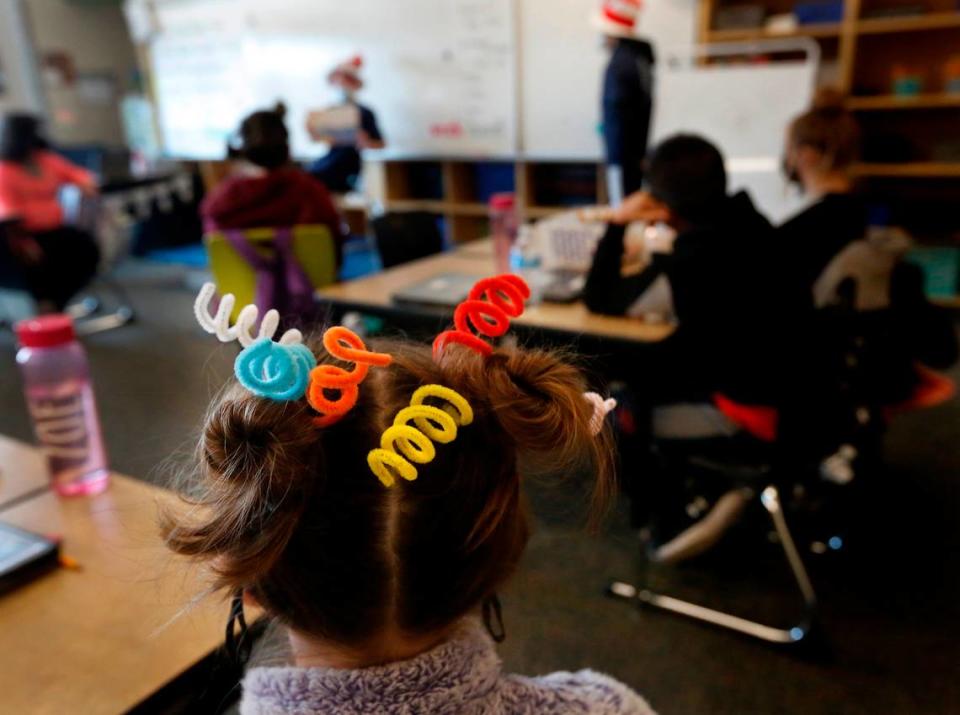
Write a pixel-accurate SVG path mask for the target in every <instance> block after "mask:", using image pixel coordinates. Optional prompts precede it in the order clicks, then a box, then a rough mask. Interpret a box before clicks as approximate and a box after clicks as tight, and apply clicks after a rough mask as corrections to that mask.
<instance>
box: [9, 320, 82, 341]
mask: <svg viewBox="0 0 960 715" xmlns="http://www.w3.org/2000/svg"><path fill="white" fill-rule="evenodd" d="M14 330H16V333H17V340H18V341H19V342H20V345H22V346H23V347H25V348H52V347H56V346H57V345H66V344H67V343H70V342H73V341H74V340H76V339H77V335H76V333H75V332H74V330H73V320H72V319H71V318H70V316H68V315H41V316H40V317H38V318H31V319H30V320H21V321H20V322H19V323H17V325H16V327H15V328H14Z"/></svg>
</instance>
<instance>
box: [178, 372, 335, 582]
mask: <svg viewBox="0 0 960 715" xmlns="http://www.w3.org/2000/svg"><path fill="white" fill-rule="evenodd" d="M304 412H305V410H304V408H303V406H301V405H292V404H289V403H286V404H285V403H275V402H270V401H268V400H259V399H255V398H253V397H252V396H250V395H249V394H247V393H245V391H244V392H242V393H241V392H239V391H237V394H232V393H231V394H229V395H227V397H226V398H225V399H223V400H222V401H221V402H220V403H219V404H217V405H216V406H215V407H214V408H213V409H212V410H211V412H210V414H209V415H208V417H207V421H206V425H205V427H204V431H203V436H202V438H201V440H200V444H199V446H198V451H199V456H200V463H201V470H202V471H203V472H204V476H205V480H204V482H205V484H206V485H207V490H206V493H205V494H204V495H203V496H202V497H201V499H200V500H199V501H198V502H196V504H197V505H198V506H200V507H201V508H200V509H197V510H196V513H198V514H201V515H202V516H200V517H199V518H197V519H196V520H191V521H184V520H183V519H182V518H179V519H177V520H176V521H174V520H173V519H169V518H168V519H165V520H164V523H163V532H164V536H165V538H166V541H167V544H168V545H169V547H170V548H171V549H172V550H173V551H175V552H177V553H180V554H183V555H186V556H192V557H196V558H198V559H202V560H211V561H212V562H213V564H214V567H215V570H216V572H217V583H216V587H218V588H219V587H225V588H227V587H229V588H237V587H243V586H245V585H247V584H250V583H252V582H253V581H255V580H256V579H257V578H259V577H260V576H261V575H263V574H264V573H266V572H267V571H269V570H270V568H271V567H272V566H273V564H274V563H275V562H276V560H277V559H278V558H279V557H280V555H281V554H282V553H283V551H284V549H285V548H286V546H287V543H288V542H289V540H290V538H291V536H292V534H293V532H294V530H295V528H296V526H297V523H298V521H299V519H300V516H301V513H302V510H303V506H304V504H305V502H306V501H307V498H308V497H309V493H310V492H311V491H312V490H313V489H314V488H316V485H315V484H314V480H315V479H316V476H317V474H318V470H317V469H316V468H312V467H316V465H317V462H318V445H317V436H316V430H314V429H313V428H312V426H311V424H310V420H309V416H308V415H306V414H304Z"/></svg>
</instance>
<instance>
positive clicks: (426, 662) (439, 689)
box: [164, 328, 652, 715]
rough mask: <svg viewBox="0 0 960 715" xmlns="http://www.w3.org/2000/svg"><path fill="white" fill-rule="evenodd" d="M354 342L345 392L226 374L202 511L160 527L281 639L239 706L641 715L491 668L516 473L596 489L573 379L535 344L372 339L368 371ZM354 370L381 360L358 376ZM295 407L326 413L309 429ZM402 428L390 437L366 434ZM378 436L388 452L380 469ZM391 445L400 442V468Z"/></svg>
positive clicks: (599, 484) (574, 686) (575, 375)
mask: <svg viewBox="0 0 960 715" xmlns="http://www.w3.org/2000/svg"><path fill="white" fill-rule="evenodd" d="M333 330H337V329H336V328H334V329H333ZM327 337H329V336H326V337H325V339H324V343H327V342H328V341H327ZM354 337H355V336H354ZM341 339H345V338H343V336H342V335H341ZM358 343H359V341H357V343H354V346H355V347H359V348H360V351H359V358H358V351H356V350H355V351H353V356H352V357H351V359H360V360H362V362H360V363H359V364H358V365H357V366H356V367H357V369H356V370H354V372H359V368H360V367H361V366H362V367H363V369H364V374H366V375H367V376H366V381H365V382H363V383H362V384H360V385H359V399H358V398H357V392H356V391H355V392H353V396H352V397H351V396H350V394H349V393H348V392H347V390H346V389H345V388H344V386H346V383H345V382H343V381H342V380H341V381H340V382H339V383H337V384H339V385H340V386H341V387H340V389H341V390H343V392H342V394H341V396H340V397H335V395H336V393H335V392H330V391H328V390H326V389H325V388H321V387H320V386H318V385H317V384H313V385H311V386H310V387H309V388H308V389H307V392H306V399H304V392H303V387H301V389H300V390H299V397H298V396H296V394H294V393H291V394H290V395H285V396H284V397H283V398H279V397H275V398H274V399H267V397H268V395H267V393H266V392H253V393H251V392H248V391H247V389H246V388H244V387H241V386H240V385H234V386H232V387H231V388H230V389H229V390H228V391H227V392H226V393H225V394H224V396H223V397H222V398H221V399H218V400H217V401H216V402H215V403H214V404H213V405H212V406H211V408H210V411H209V414H208V417H207V421H206V426H205V428H204V430H203V433H202V435H201V437H200V443H199V446H198V454H199V455H200V459H201V470H202V471H201V473H202V476H203V479H204V485H203V486H204V488H205V490H206V492H205V495H204V496H202V497H201V498H200V499H199V503H201V504H203V508H201V509H192V508H191V509H189V510H188V511H187V512H185V513H184V514H183V515H182V516H176V515H172V514H171V515H170V516H168V518H167V519H166V524H165V527H164V531H165V537H166V541H167V543H168V545H169V546H170V548H172V549H173V550H174V551H176V552H178V553H180V554H185V555H188V556H191V557H194V558H196V559H198V560H200V561H202V562H205V563H207V564H208V565H209V566H210V567H211V568H212V571H213V574H214V577H215V583H214V586H215V587H216V588H218V589H220V590H223V591H225V592H228V593H231V594H233V595H234V608H235V609H239V608H240V607H241V606H239V602H240V598H241V594H242V597H243V598H244V599H246V600H247V601H249V602H254V603H256V604H258V605H259V606H260V607H262V608H263V609H264V610H265V611H266V613H267V614H268V615H270V616H271V617H273V618H275V619H276V620H277V621H278V623H279V624H280V625H281V626H282V632H283V634H284V635H285V636H286V638H287V641H288V645H289V648H288V650H289V653H288V654H287V655H286V656H285V657H284V659H283V667H254V668H251V669H249V670H248V671H247V673H246V676H245V678H244V681H243V699H242V702H241V705H240V712H241V713H244V714H245V715H259V714H264V715H265V714H266V713H272V714H275V715H280V714H282V713H290V714H291V715H293V714H294V713H308V712H309V713H326V714H327V715H337V714H343V715H347V714H351V713H383V714H384V715H389V714H390V713H397V714H398V715H399V714H400V713H436V714H437V715H445V714H446V715H459V714H461V713H478V714H479V713H486V714H487V715H498V714H502V715H508V714H509V715H520V714H524V713H528V714H529V715H534V713H536V714H537V715H563V714H566V713H571V714H572V713H593V714H595V715H648V714H650V713H652V711H651V710H650V708H649V706H648V705H647V704H646V702H645V701H644V700H643V699H642V698H641V697H640V696H638V695H637V694H635V693H634V692H633V691H632V690H630V688H628V687H627V686H625V685H622V684H620V683H618V682H617V681H615V680H613V679H612V678H609V677H607V676H605V675H601V674H599V673H596V672H593V671H589V670H583V671H579V672H576V673H554V674H552V675H547V676H545V677H522V676H517V675H509V674H506V673H504V672H503V671H502V665H501V662H500V659H499V657H498V656H497V653H496V648H495V645H494V639H496V640H499V639H501V638H502V637H503V633H504V631H503V624H502V622H501V621H500V618H499V602H498V601H497V600H496V593H497V592H498V591H500V590H501V589H502V588H503V586H504V584H505V582H506V581H507V579H508V578H509V576H510V575H511V574H512V573H513V572H514V571H515V570H516V568H517V564H518V562H519V561H520V558H521V555H522V554H523V551H524V549H525V547H526V543H527V539H528V536H529V532H530V519H529V513H528V510H527V506H526V502H525V500H524V498H523V495H522V491H523V483H524V481H525V480H526V479H527V478H528V477H529V476H532V474H531V473H528V471H527V470H531V469H532V470H535V473H537V474H543V475H546V474H568V473H570V472H572V471H575V472H577V473H583V474H595V475H596V476H595V478H596V482H595V487H594V490H595V494H596V495H597V497H598V499H596V500H595V501H594V504H595V506H599V505H600V504H601V503H602V502H603V501H604V497H605V496H606V495H609V490H610V484H609V482H608V479H609V474H608V471H607V466H608V465H609V463H610V456H611V455H610V453H609V447H608V444H609V443H608V442H607V441H606V436H605V434H603V433H601V434H600V435H597V436H595V427H596V425H595V424H594V423H593V416H594V414H595V413H594V409H593V408H592V407H591V403H590V402H588V401H587V400H586V399H584V396H583V394H582V392H583V390H584V389H585V381H584V379H583V377H582V376H581V374H580V373H579V372H578V371H577V370H576V369H575V368H573V367H572V366H571V365H569V364H566V363H563V362H561V360H560V359H559V358H558V357H557V356H555V355H554V354H552V353H550V352H546V351H539V350H520V349H516V348H499V349H495V350H494V351H493V353H492V355H490V356H488V357H484V356H483V355H481V354H479V353H474V352H472V351H471V350H470V349H469V348H467V347H466V346H464V345H459V344H455V343H447V344H446V346H445V347H441V348H440V352H439V354H438V356H437V357H436V359H435V358H434V356H433V355H432V354H431V350H430V347H429V346H423V345H417V344H413V343H405V342H379V343H378V344H377V345H376V347H377V348H378V349H382V350H384V351H385V352H386V353H387V354H388V355H389V356H392V362H390V363H389V364H388V365H387V363H388V362H389V361H390V358H389V357H387V356H386V355H384V354H383V353H380V354H374V355H371V354H370V353H368V352H365V349H364V347H363V345H362V343H359V344H358ZM301 347H302V346H301ZM251 349H252V348H248V350H251ZM274 349H275V350H283V349H284V348H281V347H276V348H274ZM367 356H369V358H368V357H367ZM316 357H317V359H318V360H319V362H320V364H322V365H326V366H327V367H328V368H329V369H330V370H334V371H335V370H338V369H339V368H335V367H334V363H335V360H334V359H333V358H332V357H331V356H329V355H328V354H327V353H326V352H325V351H323V350H322V349H321V350H320V352H319V354H317V355H316ZM242 358H243V354H241V359H242ZM268 359H269V358H268ZM294 362H296V360H294ZM368 362H369V364H371V365H372V364H376V365H381V366H383V367H371V368H370V370H369V373H367V367H368V365H367V363H368ZM238 369H239V368H238ZM340 372H344V370H340ZM317 374H320V371H314V372H313V373H311V379H314V377H313V376H314V375H317ZM329 376H330V377H331V380H333V382H336V380H335V379H334V378H335V376H334V375H332V373H331V374H330V375H329ZM321 384H322V385H327V384H330V383H329V382H323V381H322V380H321ZM244 385H248V386H252V387H253V388H254V389H257V388H256V385H251V383H249V382H244ZM441 386H442V387H441ZM263 389H264V390H266V391H269V389H270V388H269V385H267V384H266V383H265V384H264V387H263ZM283 389H284V390H286V387H284V388H283ZM424 390H426V391H427V392H428V393H429V394H430V395H432V396H430V397H425V396H423V394H422V392H423V391H424ZM452 391H455V392H452ZM320 393H323V394H322V395H321V394H320ZM259 395H262V396H259ZM418 395H419V396H418ZM281 399H286V400H288V401H278V400H281ZM321 400H322V402H320V401H321ZM328 400H335V404H334V405H333V406H329V403H328ZM352 400H356V402H351V404H352V405H353V406H352V407H350V408H349V409H348V410H347V411H346V413H343V412H342V410H341V407H342V405H341V404H340V403H342V402H350V401H352ZM424 400H425V402H424ZM411 404H420V405H422V407H421V408H420V412H419V416H417V415H415V414H413V413H412V410H413V409H415V408H410V407H409V405H411ZM312 405H313V406H316V407H317V408H318V409H319V410H321V412H322V413H323V414H325V415H326V416H327V417H329V416H330V415H331V414H340V416H341V417H342V419H339V421H336V422H334V423H333V424H328V425H327V426H325V427H322V428H321V427H318V426H317V424H316V422H315V420H316V419H317V418H318V417H319V415H318V412H316V411H314V409H312ZM430 409H432V410H433V413H434V415H433V416H431V414H430V413H429V412H428V413H424V412H423V410H430ZM401 410H404V411H405V412H406V413H410V414H407V415H406V420H404V419H403V414H399V413H400V411H401ZM338 411H339V412H338ZM395 416H397V419H398V420H399V422H398V421H395V419H394V418H395ZM327 417H324V418H323V419H327ZM441 417H442V418H443V419H440V418H441ZM428 420H429V422H428ZM404 421H405V422H409V424H408V425H407V426H403V427H397V426H395V427H391V429H392V430H394V432H395V433H394V434H393V441H391V440H390V439H389V435H388V434H386V433H385V432H384V431H385V430H386V429H387V428H388V427H390V425H391V424H399V423H400V422H404ZM424 423H427V426H428V427H432V429H430V430H428V429H427V427H425V426H424ZM414 425H416V426H417V428H419V429H420V430H422V432H418V431H417V429H415V427H414ZM424 433H426V434H428V435H429V436H430V437H431V438H432V439H433V443H432V442H430V441H429V440H427V441H426V442H424V441H423V440H425V439H426V437H425V434H424ZM381 434H383V439H381ZM410 440H412V442H411V441H410ZM404 445H407V446H406V447H404ZM428 446H429V447H430V449H429V450H427V447H428ZM377 447H381V449H379V450H376V452H385V451H386V450H385V449H383V448H387V449H388V450H389V449H395V450H396V452H392V451H391V452H387V456H392V457H396V458H397V459H398V460H400V462H399V463H398V462H396V461H390V462H389V464H391V465H392V466H391V468H386V467H385V466H384V463H382V462H377V461H376V460H375V459H373V457H374V456H376V455H375V454H374V453H371V450H375V448H377ZM401 450H402V451H403V452H404V453H405V454H407V455H408V456H410V455H411V454H412V453H411V451H410V450H413V451H414V452H416V453H417V454H416V455H414V456H412V457H411V461H410V462H409V463H407V462H403V461H402V460H401V459H400V457H399V454H398V453H399V452H400V451H401ZM414 462H416V464H415V469H414V464H413V463H414ZM373 465H376V468H375V467H374V466H373ZM403 465H406V466H407V467H409V468H410V469H413V470H414V471H413V473H412V475H411V474H406V478H404V479H401V478H400V474H404V473H405V472H404V470H403V469H401V470H400V472H399V474H398V473H397V472H394V471H392V468H393V467H402V466H403ZM377 469H379V470H380V471H377ZM383 470H386V471H383ZM481 614H482V618H481ZM484 625H486V630H485V629H484ZM230 628H231V629H232V628H233V626H232V625H231V626H230ZM488 632H489V634H488ZM494 634H496V635H494ZM491 636H492V637H491Z"/></svg>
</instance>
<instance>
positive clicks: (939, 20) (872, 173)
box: [699, 0, 960, 181]
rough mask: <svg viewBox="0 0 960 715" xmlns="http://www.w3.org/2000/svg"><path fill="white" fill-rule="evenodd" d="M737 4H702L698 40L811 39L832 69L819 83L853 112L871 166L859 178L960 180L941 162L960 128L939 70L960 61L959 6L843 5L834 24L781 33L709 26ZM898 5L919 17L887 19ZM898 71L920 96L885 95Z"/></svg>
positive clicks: (784, 6) (776, 1)
mask: <svg viewBox="0 0 960 715" xmlns="http://www.w3.org/2000/svg"><path fill="white" fill-rule="evenodd" d="M739 2H740V0H701V6H700V17H699V33H700V39H701V40H702V41H703V42H705V43H721V44H722V43H724V42H731V43H732V42H742V41H744V40H760V39H773V38H778V37H811V38H815V39H816V40H817V41H818V42H819V43H820V45H821V49H822V51H823V52H822V58H823V61H824V63H825V65H827V66H828V67H829V68H830V69H831V70H832V72H829V73H828V74H832V77H831V78H829V79H827V80H826V81H827V82H829V83H830V84H838V85H839V87H840V89H841V91H843V92H844V93H846V94H847V95H848V96H849V99H848V101H847V106H848V107H849V108H850V109H851V110H852V111H855V112H857V113H858V115H859V117H860V120H861V124H862V126H863V133H864V140H865V141H864V146H865V148H866V147H870V148H871V153H870V155H867V154H866V153H865V162H871V163H865V164H864V165H861V166H859V167H857V176H858V177H860V178H861V179H864V180H870V179H873V178H883V179H885V180H888V179H891V178H897V179H901V180H903V181H909V180H915V179H922V178H931V177H936V178H960V172H958V171H957V166H958V165H960V164H955V163H953V162H952V160H946V161H945V160H944V159H945V158H947V157H952V156H954V155H955V154H956V152H957V147H956V146H955V144H956V142H957V141H958V140H957V136H956V132H955V129H953V127H956V126H960V93H957V92H954V93H950V92H947V91H946V87H945V84H946V82H945V77H944V71H943V67H944V64H945V62H946V61H947V60H949V59H952V58H955V57H960V8H958V6H957V5H956V3H955V1H954V0H842V2H843V19H842V21H841V22H837V23H822V24H811V25H799V26H798V27H797V28H796V29H795V30H793V31H791V32H786V33H777V32H772V31H770V30H768V29H766V28H764V27H757V28H743V29H724V30H718V29H715V27H714V18H715V17H716V14H717V11H718V9H719V8H721V7H730V6H734V5H736V4H738V3H739ZM758 2H761V3H763V4H764V6H765V7H766V14H767V16H768V17H769V16H771V15H775V14H783V13H789V12H791V11H792V9H793V6H794V3H795V0H758ZM916 6H919V7H918V8H917V7H916ZM900 7H902V8H903V12H907V10H908V8H914V9H921V10H923V11H924V12H923V13H918V14H903V15H896V14H893V13H895V12H896V11H897V10H898V8H900ZM918 33H922V35H920V36H918ZM901 68H905V69H906V71H907V72H909V73H910V74H911V75H917V76H918V77H919V78H920V81H921V83H922V90H921V93H919V94H917V95H914V96H901V95H896V94H893V93H892V92H893V77H894V73H895V72H898V71H901ZM954 113H956V114H954ZM891 138H894V139H895V140H896V142H898V144H897V146H895V147H894V146H890V144H889V142H888V141H887V140H889V139H891ZM894 161H896V162H898V163H893V162H894Z"/></svg>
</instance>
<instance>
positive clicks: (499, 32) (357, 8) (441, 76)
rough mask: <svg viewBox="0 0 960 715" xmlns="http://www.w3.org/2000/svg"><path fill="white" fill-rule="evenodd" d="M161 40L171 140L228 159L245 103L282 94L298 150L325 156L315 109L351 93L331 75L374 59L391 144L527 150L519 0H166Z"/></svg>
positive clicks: (371, 89)
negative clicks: (315, 133)
mask: <svg viewBox="0 0 960 715" xmlns="http://www.w3.org/2000/svg"><path fill="white" fill-rule="evenodd" d="M157 7H158V10H157V15H158V25H159V28H158V33H157V35H156V37H155V38H154V39H153V42H152V43H151V57H152V61H153V67H154V71H155V72H154V76H155V77H156V82H155V90H156V96H157V100H158V104H159V105H160V111H159V118H160V124H161V127H162V129H163V138H164V144H165V147H166V149H167V151H168V152H169V153H170V154H172V155H174V156H181V157H190V158H219V157H222V156H223V153H224V144H225V141H226V139H227V137H228V136H229V134H230V133H231V132H232V131H233V130H235V128H236V127H237V125H238V124H239V122H240V120H241V119H242V117H243V116H244V114H246V113H248V112H250V111H252V110H254V109H257V108H263V107H269V106H272V105H273V104H274V103H275V102H276V101H277V100H283V101H284V103H286V105H287V107H288V122H287V123H288V126H289V127H290V130H291V142H292V148H293V151H294V154H295V155H297V156H298V157H308V156H314V155H318V154H322V153H323V152H324V151H325V150H324V148H323V147H322V146H319V145H317V144H314V143H312V142H311V141H310V139H309V137H308V136H307V133H306V130H305V129H304V126H303V125H304V121H305V119H306V115H307V113H308V112H309V111H310V110H313V109H317V108H322V107H325V106H328V105H330V104H333V103H336V102H338V101H339V98H338V97H337V95H336V92H335V90H333V89H332V88H331V87H329V85H328V84H327V81H326V77H327V73H328V72H329V71H330V69H331V68H332V67H333V66H334V65H336V64H337V63H339V62H341V61H343V60H344V59H346V58H347V57H350V56H352V55H354V54H361V55H362V56H363V58H364V61H365V67H364V70H363V74H364V79H365V81H366V87H365V88H364V90H363V92H362V93H361V95H360V97H359V99H360V101H361V102H362V103H364V104H366V105H368V106H370V107H371V109H373V110H374V112H375V113H376V115H377V118H378V121H379V123H380V128H381V130H382V132H383V133H384V135H385V137H386V139H387V141H388V144H389V146H390V149H391V151H392V152H393V153H400V154H410V155H430V154H434V155H458V156H465V157H473V156H511V155H513V154H514V153H515V149H516V143H517V137H516V116H517V109H516V85H515V77H516V72H515V66H516V56H515V41H514V33H515V22H514V20H515V14H514V8H513V3H512V1H511V0H443V1H442V2H437V1H436V0H350V1H348V2H343V1H342V0H338V2H329V1H328V2H319V1H310V0H270V1H269V2H261V0H166V1H165V2H161V3H159V4H158V6H157ZM203 57H206V59H207V63H206V64H204V63H203V62H202V61H201V58H203Z"/></svg>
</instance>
